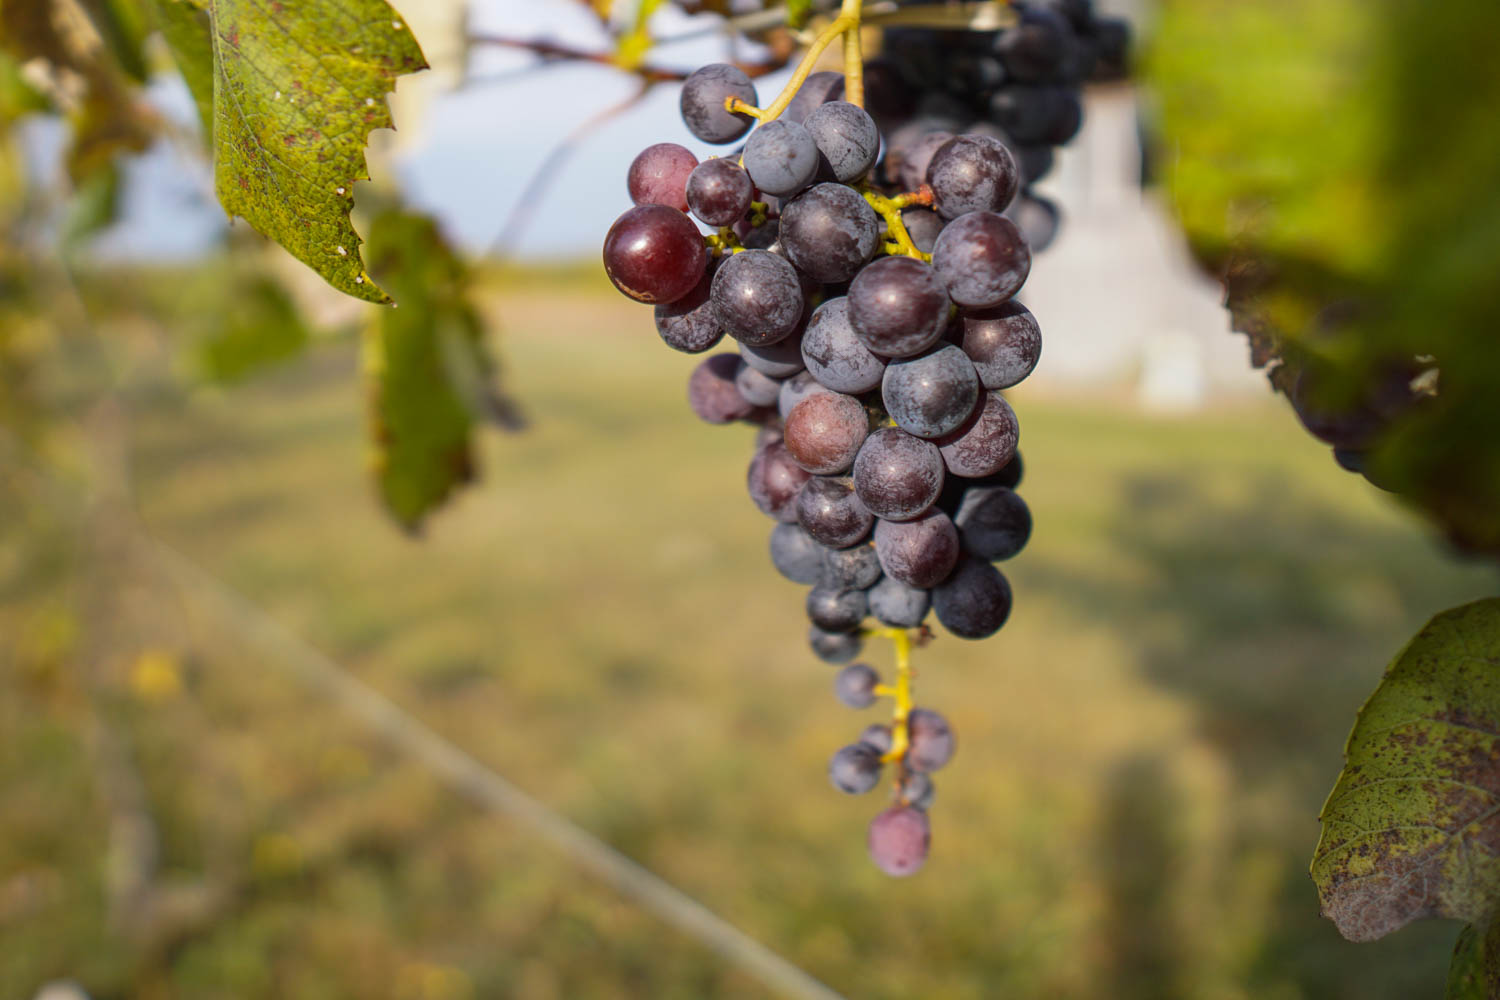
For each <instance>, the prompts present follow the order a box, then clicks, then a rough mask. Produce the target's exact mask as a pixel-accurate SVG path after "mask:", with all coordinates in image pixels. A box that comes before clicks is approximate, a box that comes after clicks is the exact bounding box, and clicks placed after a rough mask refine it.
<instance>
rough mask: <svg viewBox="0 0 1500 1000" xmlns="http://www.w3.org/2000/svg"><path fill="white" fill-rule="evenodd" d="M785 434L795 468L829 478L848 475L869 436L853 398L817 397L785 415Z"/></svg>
mask: <svg viewBox="0 0 1500 1000" xmlns="http://www.w3.org/2000/svg"><path fill="white" fill-rule="evenodd" d="M746 398H749V397H748V396H747V397H746ZM751 402H755V400H751ZM785 433H786V446H787V450H788V451H790V452H791V453H792V458H794V459H796V461H797V464H798V465H800V466H802V467H803V468H804V469H806V470H807V471H808V472H816V473H819V474H821V475H832V474H834V473H838V472H847V471H848V470H849V467H850V466H852V465H853V464H854V458H855V456H856V455H858V454H859V449H860V446H861V445H863V444H864V443H865V438H866V437H867V436H868V435H869V433H870V416H869V414H868V413H866V412H865V408H864V405H863V404H861V403H860V401H859V400H857V399H855V398H854V397H853V396H846V395H844V394H843V393H837V392H826V393H817V394H814V395H811V396H809V397H808V398H807V399H804V400H803V401H802V402H800V403H798V404H797V405H796V406H795V407H793V408H792V412H791V413H789V414H787V418H786V431H785Z"/></svg>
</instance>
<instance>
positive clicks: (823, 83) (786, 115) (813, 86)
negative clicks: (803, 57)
mask: <svg viewBox="0 0 1500 1000" xmlns="http://www.w3.org/2000/svg"><path fill="white" fill-rule="evenodd" d="M843 92H844V74H842V73H835V72H832V71H830V70H823V71H820V72H817V73H813V74H812V75H811V76H809V77H808V78H807V79H806V80H803V81H802V86H801V87H798V88H797V93H796V95H795V96H794V97H793V98H792V100H791V103H790V104H788V105H787V106H786V110H785V111H783V112H782V113H781V117H782V118H783V119H784V120H786V121H789V122H796V123H797V124H798V125H803V124H806V122H807V116H808V115H810V114H812V113H813V112H814V111H816V110H817V109H818V106H819V105H821V104H825V103H827V102H828V101H833V100H837V99H838V95H840V94H842V93H843Z"/></svg>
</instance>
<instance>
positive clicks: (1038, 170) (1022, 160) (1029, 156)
mask: <svg viewBox="0 0 1500 1000" xmlns="http://www.w3.org/2000/svg"><path fill="white" fill-rule="evenodd" d="M1011 153H1012V154H1014V156H1015V158H1016V165H1017V166H1019V167H1020V168H1021V186H1022V187H1030V186H1031V185H1032V184H1035V183H1036V182H1037V181H1039V180H1041V179H1042V178H1043V177H1046V176H1047V175H1048V174H1050V173H1051V172H1052V166H1053V164H1054V163H1055V162H1056V155H1055V154H1054V153H1053V152H1052V147H1051V146H1017V147H1016V148H1015V149H1013V150H1011Z"/></svg>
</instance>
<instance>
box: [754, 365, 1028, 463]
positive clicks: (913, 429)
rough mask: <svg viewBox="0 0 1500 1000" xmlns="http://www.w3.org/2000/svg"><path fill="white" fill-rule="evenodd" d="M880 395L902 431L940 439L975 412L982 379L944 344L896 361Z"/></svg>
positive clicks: (891, 366) (886, 375) (972, 366)
mask: <svg viewBox="0 0 1500 1000" xmlns="http://www.w3.org/2000/svg"><path fill="white" fill-rule="evenodd" d="M880 395H881V399H882V400H884V402H885V408H886V412H887V413H889V414H890V415H891V419H893V420H895V421H896V424H897V425H898V426H899V427H900V428H901V429H902V430H904V431H906V432H907V433H908V434H913V435H916V436H917V437H920V438H937V437H942V436H943V435H944V434H948V433H951V432H952V431H954V430H956V429H958V427H959V426H960V425H962V424H963V423H964V421H966V420H967V419H968V418H969V415H970V414H972V413H973V412H974V408H975V404H977V403H978V402H979V376H978V375H976V374H975V372H974V363H973V362H971V361H970V360H969V357H968V355H966V354H964V352H963V351H962V350H960V349H959V348H957V347H955V346H953V345H952V344H943V345H942V346H940V347H936V348H933V349H932V350H931V351H928V352H927V353H926V354H923V355H920V356H919V357H915V358H901V359H899V360H896V361H892V362H891V363H890V366H889V367H887V368H886V370H885V378H884V380H883V381H882V382H881V387H880ZM746 398H749V397H746ZM751 401H752V402H754V400H751ZM997 468H998V467H997Z"/></svg>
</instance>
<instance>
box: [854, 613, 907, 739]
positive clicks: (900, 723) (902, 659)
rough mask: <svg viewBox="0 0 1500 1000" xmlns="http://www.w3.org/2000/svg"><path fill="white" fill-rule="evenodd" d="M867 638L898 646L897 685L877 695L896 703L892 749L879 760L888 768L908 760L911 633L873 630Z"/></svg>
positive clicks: (893, 712) (896, 630)
mask: <svg viewBox="0 0 1500 1000" xmlns="http://www.w3.org/2000/svg"><path fill="white" fill-rule="evenodd" d="M865 635H868V636H872V637H879V638H884V639H890V640H891V641H892V642H893V643H895V645H896V683H895V684H894V685H887V684H882V685H880V686H879V687H877V688H876V689H875V693H876V694H881V695H889V696H890V697H891V698H892V699H894V701H895V706H894V707H893V708H892V710H891V749H890V751H889V752H888V753H886V754H885V755H884V756H883V757H881V758H880V759H881V760H882V761H883V762H885V763H887V764H889V763H890V762H892V761H898V760H902V759H904V758H905V757H906V748H907V746H908V740H907V736H906V717H907V715H908V714H910V712H911V707H912V705H911V677H912V674H911V633H909V632H907V631H906V629H901V628H877V629H871V630H869V631H868V632H866V633H865Z"/></svg>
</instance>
